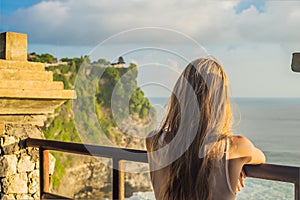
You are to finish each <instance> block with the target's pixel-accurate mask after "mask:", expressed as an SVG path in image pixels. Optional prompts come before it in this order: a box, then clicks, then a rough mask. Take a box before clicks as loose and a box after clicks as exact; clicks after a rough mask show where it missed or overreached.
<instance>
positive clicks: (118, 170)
mask: <svg viewBox="0 0 300 200" xmlns="http://www.w3.org/2000/svg"><path fill="white" fill-rule="evenodd" d="M112 162H113V178H112V179H113V180H112V186H113V188H112V190H113V199H119V200H124V187H125V186H124V168H123V161H121V160H119V159H116V158H113V159H112Z"/></svg>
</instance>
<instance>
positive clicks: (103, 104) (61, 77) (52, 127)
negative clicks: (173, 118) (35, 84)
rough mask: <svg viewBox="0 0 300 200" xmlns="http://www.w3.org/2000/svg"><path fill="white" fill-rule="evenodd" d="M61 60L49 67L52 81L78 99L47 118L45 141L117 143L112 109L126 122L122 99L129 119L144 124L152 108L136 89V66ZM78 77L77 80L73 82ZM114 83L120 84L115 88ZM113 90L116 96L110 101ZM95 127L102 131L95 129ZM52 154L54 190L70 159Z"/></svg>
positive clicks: (35, 58) (47, 57) (46, 58)
mask: <svg viewBox="0 0 300 200" xmlns="http://www.w3.org/2000/svg"><path fill="white" fill-rule="evenodd" d="M28 57H31V61H36V62H46V63H53V62H56V60H57V59H56V58H55V57H54V56H52V55H50V54H42V55H37V54H36V53H31V54H29V55H28ZM60 61H61V62H65V63H67V64H65V65H57V66H49V67H47V69H48V70H49V71H52V72H53V78H54V80H55V81H62V82H63V83H64V88H65V89H75V90H76V93H77V97H78V98H77V99H76V107H73V108H72V102H71V101H68V102H66V103H64V104H63V105H62V106H61V107H59V108H58V109H56V110H55V114H54V115H52V116H51V117H49V119H48V121H47V123H46V125H45V127H44V134H45V137H46V138H47V139H51V140H60V141H68V142H81V139H82V140H83V141H84V142H87V141H91V142H94V143H95V142H96V143H97V141H102V140H103V139H104V138H109V140H111V142H112V143H114V144H120V142H121V136H122V133H120V131H119V132H118V131H116V129H117V123H116V122H115V120H114V118H113V115H112V111H111V107H112V106H113V107H114V108H115V109H116V111H117V113H118V117H119V119H121V120H126V119H125V118H126V117H127V118H128V116H126V114H124V106H127V107H128V105H125V103H126V101H124V99H128V101H127V104H128V102H129V109H128V110H129V115H130V117H132V118H133V119H136V120H144V122H146V121H147V118H148V115H149V112H150V109H151V108H152V107H151V104H150V102H149V100H148V99H147V98H145V97H144V93H143V91H142V90H141V89H140V88H139V87H137V81H136V79H137V75H138V70H137V66H136V65H135V64H130V66H129V67H128V68H115V67H112V66H110V63H109V62H108V61H107V60H105V59H103V58H101V59H99V60H97V61H95V62H91V61H90V59H89V57H88V56H83V57H80V58H62V59H61V60H60ZM81 66H84V67H82V68H81ZM100 74H102V76H101V77H99V75H100ZM78 76H80V79H76V77H78ZM75 81H76V87H75ZM117 83H119V84H118V85H116V84H117ZM94 88H95V89H94ZM93 90H95V91H94V95H93V96H91V95H90V94H89V93H90V92H91V91H93ZM114 90H115V91H114ZM113 91H114V95H115V96H114V98H113V101H112V92H113ZM129 95H131V96H129ZM73 106H74V105H73ZM76 110H79V111H81V112H76V115H75V116H74V115H73V111H74V112H75V111H76ZM91 112H95V113H96V117H95V118H93V117H91V116H90V115H89V113H91ZM75 122H77V123H76V125H75ZM97 124H98V125H100V127H101V129H102V130H99V128H97ZM150 128H151V127H150ZM82 130H84V131H85V132H87V133H88V134H87V136H86V138H83V137H85V136H82V135H80V136H81V138H80V137H79V134H78V131H80V132H82ZM123 137H124V136H123ZM53 155H54V156H55V158H56V165H55V173H54V175H53V176H52V178H51V180H52V184H53V187H57V186H59V184H60V180H61V178H62V176H63V175H64V174H65V168H67V167H69V166H71V165H72V162H73V160H72V157H71V156H69V155H67V154H64V153H58V152H53Z"/></svg>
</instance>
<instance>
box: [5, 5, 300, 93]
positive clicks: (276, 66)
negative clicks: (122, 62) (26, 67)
mask: <svg viewBox="0 0 300 200" xmlns="http://www.w3.org/2000/svg"><path fill="white" fill-rule="evenodd" d="M141 7H143V9H141ZM140 27H160V28H162V29H170V30H174V31H178V32H179V33H180V34H179V35H177V36H174V35H173V36H174V37H173V36H172V34H171V35H165V36H162V35H161V34H162V32H163V31H162V32H161V33H160V34H150V33H149V32H144V33H142V34H140V33H139V31H133V32H130V33H131V34H127V36H126V34H125V35H124V36H122V37H119V38H118V37H116V38H114V39H116V41H112V40H110V42H111V43H109V44H107V45H106V46H105V48H104V49H102V48H103V47H104V46H103V45H102V47H101V45H100V46H99V44H101V42H103V41H106V40H107V39H108V38H110V37H111V36H113V35H115V34H118V33H120V32H122V31H128V30H131V29H134V28H140ZM3 31H14V32H22V33H26V34H28V48H29V50H28V51H29V52H33V51H35V52H37V53H46V52H49V53H51V54H53V55H55V56H57V57H58V58H61V57H66V56H68V57H74V56H81V55H86V54H95V52H98V54H97V55H95V56H96V57H97V56H99V57H105V58H107V59H108V60H110V61H112V60H113V59H115V58H117V57H118V56H119V55H120V54H126V55H127V57H125V59H126V61H127V62H137V63H138V64H139V65H145V66H146V65H149V58H152V59H153V62H161V64H162V65H166V66H167V65H169V66H171V67H173V68H174V70H181V69H182V68H183V67H184V65H183V64H182V63H181V60H180V59H177V60H176V59H175V58H174V56H172V55H171V54H170V55H169V57H168V56H166V57H165V60H162V59H163V58H162V57H161V56H157V57H155V56H156V55H157V52H154V53H153V52H152V53H153V54H151V55H146V52H147V51H141V52H143V53H145V54H144V55H141V52H139V53H136V51H133V47H137V46H138V47H141V46H144V47H146V46H149V45H150V46H151V45H152V46H155V45H156V46H157V47H162V46H163V47H164V48H165V49H168V50H174V51H178V52H180V55H184V57H186V58H188V60H190V59H193V58H196V57H199V56H202V55H204V54H205V53H203V51H202V47H203V48H204V49H206V50H207V51H208V54H212V55H213V56H215V57H216V58H218V59H219V60H220V61H221V62H222V63H223V65H224V68H225V70H226V72H227V73H228V76H229V78H230V83H231V88H232V96H237V97H300V91H299V89H298V86H299V85H300V77H299V74H295V73H292V72H291V70H290V62H291V55H292V53H293V52H295V51H300V37H299V32H300V1H271V0H232V1H231V0H225V1H214V0H201V1H197V0H189V1H184V2H183V1H179V0H178V1H177V2H176V0H164V1H159V0H153V1H146V0H133V1H129V2H127V3H126V4H124V3H123V1H119V0H115V1H106V0H99V1H98V0H97V1H95V0H85V1H79V0H61V1H59V0H48V1H38V0H0V32H3ZM171 32H172V31H171ZM171 32H170V33H171ZM127 33H128V32H127ZM172 33H174V32H172ZM183 35H184V36H188V37H187V38H192V39H193V40H195V41H197V42H198V43H199V44H200V46H201V45H202V47H201V48H199V49H195V48H194V47H192V46H193V45H188V44H187V41H186V40H184V39H183V37H181V36H183ZM125 36H126V37H125ZM176 37H177V38H176ZM93 49H94V51H92V50H93ZM97 49H98V51H97ZM99 49H100V50H99ZM151 56H152V57H151ZM142 58H143V59H142ZM147 59H148V61H147ZM155 59H157V60H155ZM147 62H148V63H147ZM148 74H149V73H148ZM141 75H142V76H143V74H141ZM144 76H145V77H144V78H142V79H147V78H149V77H146V76H147V75H146V74H145V75H144ZM166 76H168V74H158V75H157V78H161V79H163V78H165V77H166ZM150 78H151V77H150ZM171 79H172V80H174V79H175V78H174V77H170V80H171ZM152 91H154V90H152ZM155 91H158V90H155ZM298 91H299V92H298ZM165 92H166V91H165V90H162V91H161V92H159V93H158V94H155V95H162V94H163V93H165ZM146 93H147V92H146ZM150 93H151V92H150ZM152 93H154V92H152ZM150 96H151V94H150Z"/></svg>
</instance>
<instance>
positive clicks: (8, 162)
mask: <svg viewBox="0 0 300 200" xmlns="http://www.w3.org/2000/svg"><path fill="white" fill-rule="evenodd" d="M28 137H32V138H43V137H44V136H43V133H42V132H41V130H40V129H39V128H38V127H37V126H34V125H30V124H27V125H26V124H25V125H20V124H1V130H0V151H1V154H0V155H1V156H0V166H1V168H0V186H1V189H0V191H1V198H2V199H40V195H39V159H38V158H39V151H38V149H36V148H24V144H23V141H24V139H26V138H28Z"/></svg>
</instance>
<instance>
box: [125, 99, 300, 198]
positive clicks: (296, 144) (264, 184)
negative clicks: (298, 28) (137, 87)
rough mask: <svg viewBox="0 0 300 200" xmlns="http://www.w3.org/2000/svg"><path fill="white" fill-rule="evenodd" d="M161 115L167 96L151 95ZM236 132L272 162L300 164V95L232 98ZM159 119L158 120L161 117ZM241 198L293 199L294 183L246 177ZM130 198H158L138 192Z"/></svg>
mask: <svg viewBox="0 0 300 200" xmlns="http://www.w3.org/2000/svg"><path fill="white" fill-rule="evenodd" d="M149 100H150V102H151V104H152V105H154V107H155V108H156V110H157V112H158V115H157V116H158V118H161V117H162V116H163V114H164V112H165V110H166V106H165V104H166V103H167V102H168V98H153V97H152V98H149ZM231 105H232V108H233V113H234V125H233V133H234V134H236V135H243V136H246V137H247V138H249V139H250V140H251V141H252V142H253V143H254V144H255V146H257V147H258V148H259V149H261V150H262V151H263V152H264V153H265V155H266V162H267V163H270V164H279V165H289V166H299V167H300V98H232V99H231ZM158 120H159V119H158ZM244 182H245V187H244V188H242V190H241V191H240V192H238V193H237V199H238V200H269V199H272V200H273V199H276V200H293V199H294V185H293V184H292V183H285V182H279V181H269V180H263V179H255V178H250V177H247V178H246V179H245V180H244ZM127 199H128V200H136V199H144V200H146V199H151V200H152V199H155V198H154V194H153V192H137V193H134V194H133V196H132V197H130V198H127Z"/></svg>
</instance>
